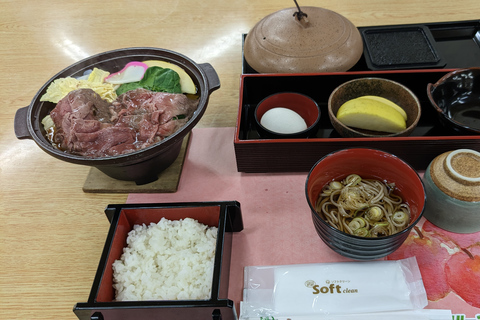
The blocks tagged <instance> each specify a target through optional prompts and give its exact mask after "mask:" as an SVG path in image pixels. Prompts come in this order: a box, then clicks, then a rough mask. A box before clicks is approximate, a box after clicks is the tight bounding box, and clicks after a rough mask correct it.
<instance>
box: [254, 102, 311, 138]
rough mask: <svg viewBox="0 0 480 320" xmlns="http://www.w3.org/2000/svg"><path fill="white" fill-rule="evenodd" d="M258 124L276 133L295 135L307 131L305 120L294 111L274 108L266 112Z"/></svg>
mask: <svg viewBox="0 0 480 320" xmlns="http://www.w3.org/2000/svg"><path fill="white" fill-rule="evenodd" d="M260 124H261V125H262V126H263V127H265V128H266V129H268V130H270V131H273V132H276V133H283V134H289V133H297V132H301V131H303V130H305V129H307V124H306V122H305V120H304V119H303V118H302V117H301V116H300V115H299V114H298V113H296V112H295V111H293V110H290V109H288V108H283V107H276V108H272V109H270V110H268V111H267V112H265V114H264V115H263V116H262V118H261V119H260Z"/></svg>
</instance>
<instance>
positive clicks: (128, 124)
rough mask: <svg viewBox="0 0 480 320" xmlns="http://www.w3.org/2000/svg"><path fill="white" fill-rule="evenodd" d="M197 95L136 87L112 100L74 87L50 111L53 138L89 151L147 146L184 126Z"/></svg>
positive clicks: (107, 152)
mask: <svg viewBox="0 0 480 320" xmlns="http://www.w3.org/2000/svg"><path fill="white" fill-rule="evenodd" d="M197 106H198V100H192V99H189V98H187V96H185V95H183V94H172V93H163V92H152V91H149V90H145V89H136V90H132V91H128V92H126V93H124V94H122V95H120V96H119V97H118V98H117V100H116V101H114V102H113V103H112V104H110V103H108V102H107V101H104V100H102V99H101V97H100V96H99V95H98V94H97V93H95V92H94V91H93V90H91V89H79V90H75V91H72V92H70V93H69V94H68V95H67V96H65V97H64V98H63V99H62V100H60V101H59V102H58V104H57V106H56V107H55V109H53V110H52V112H51V113H50V116H51V118H52V120H53V122H54V123H55V127H56V134H55V136H54V142H55V143H57V144H59V145H60V148H61V149H62V150H65V151H67V152H70V153H73V154H78V155H83V156H87V157H105V156H116V155H119V154H125V153H129V152H133V151H136V150H140V149H143V148H146V147H148V146H150V145H152V144H155V143H157V142H159V141H161V140H163V139H164V138H165V137H167V136H169V135H171V134H173V133H174V132H176V131H177V130H178V129H180V128H181V127H182V126H183V125H185V123H186V122H187V121H188V120H189V119H190V118H191V116H192V115H193V113H194V111H195V110H196V108H197Z"/></svg>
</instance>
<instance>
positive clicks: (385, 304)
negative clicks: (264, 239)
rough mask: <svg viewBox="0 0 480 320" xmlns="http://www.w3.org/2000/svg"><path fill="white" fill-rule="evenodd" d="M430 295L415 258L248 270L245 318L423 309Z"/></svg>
mask: <svg viewBox="0 0 480 320" xmlns="http://www.w3.org/2000/svg"><path fill="white" fill-rule="evenodd" d="M427 303H428V301H427V294H426V291H425V287H424V285H423V281H422V277H421V274H420V270H419V268H418V264H417V260H416V258H415V257H411V258H407V259H402V260H397V261H369V262H339V263H316V264H298V265H281V266H248V267H245V269H244V290H243V301H242V303H241V308H240V315H241V318H255V317H256V318H259V317H275V318H277V317H293V316H314V315H329V314H358V313H372V312H388V311H399V310H416V309H423V308H424V307H425V306H426V305H427Z"/></svg>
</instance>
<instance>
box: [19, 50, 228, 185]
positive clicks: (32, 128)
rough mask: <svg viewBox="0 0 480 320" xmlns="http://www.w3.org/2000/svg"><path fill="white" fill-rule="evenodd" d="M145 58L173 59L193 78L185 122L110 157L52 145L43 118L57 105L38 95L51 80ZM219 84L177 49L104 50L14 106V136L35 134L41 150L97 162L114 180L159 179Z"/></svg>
mask: <svg viewBox="0 0 480 320" xmlns="http://www.w3.org/2000/svg"><path fill="white" fill-rule="evenodd" d="M145 60H163V61H166V62H170V63H173V64H176V65H178V66H180V67H182V68H183V69H184V70H185V71H186V72H187V74H188V75H189V76H190V77H191V78H192V80H193V82H194V83H195V86H196V87H197V90H198V94H199V96H200V98H199V99H200V101H199V104H198V107H197V110H196V111H195V113H194V114H193V116H192V118H191V119H190V120H189V121H188V122H187V124H186V125H185V126H183V127H182V128H181V129H180V130H178V131H177V132H175V133H174V134H172V135H171V136H169V137H167V138H165V139H164V140H162V141H161V142H159V143H157V144H154V145H152V146H150V147H147V148H145V149H142V150H139V151H136V152H132V153H128V154H123V155H119V156H114V157H104V158H86V157H83V156H79V155H74V154H70V153H66V152H63V151H61V150H58V149H56V148H54V147H53V146H52V145H51V144H50V142H49V141H48V140H47V138H46V137H45V130H44V128H43V125H42V124H41V121H42V119H43V118H44V117H45V116H46V115H48V114H49V112H50V111H51V110H52V109H53V108H54V107H55V104H54V103H51V102H42V101H40V97H41V96H42V95H43V94H44V93H45V92H46V90H47V87H48V86H49V85H50V83H51V82H53V81H54V80H56V79H58V78H64V77H68V76H71V77H78V76H81V75H82V74H83V73H84V72H85V71H86V70H88V69H93V67H97V68H100V69H103V70H108V71H110V72H112V73H113V72H117V71H120V70H121V69H122V68H123V67H124V66H125V65H126V64H127V63H128V62H130V61H145ZM219 88H220V79H219V78H218V75H217V73H216V71H215V70H214V68H213V67H212V66H211V65H210V64H208V63H202V64H196V63H195V62H193V61H192V60H190V59H189V58H187V57H185V56H183V55H181V54H179V53H176V52H173V51H169V50H165V49H158V48H126V49H118V50H113V51H108V52H104V53H100V54H97V55H95V56H91V57H89V58H86V59H84V60H81V61H79V62H77V63H75V64H73V65H71V66H69V67H67V68H65V69H64V70H62V71H60V72H59V73H58V74H56V75H55V76H54V77H52V78H51V79H50V80H49V81H48V82H47V83H45V84H44V85H43V87H42V88H41V89H40V90H39V91H38V92H37V94H36V95H35V97H34V98H33V100H32V102H31V103H30V105H29V106H27V107H24V108H20V109H18V110H17V112H16V114H15V135H16V136H17V138H18V139H33V140H34V141H35V142H36V143H37V145H38V146H39V147H40V148H41V149H42V150H44V151H45V152H47V153H48V154H50V155H52V156H54V157H55V158H57V159H60V160H64V161H67V162H71V163H76V164H81V165H87V166H93V167H96V168H98V169H99V170H101V171H102V172H103V173H105V174H107V175H108V176H110V177H112V178H115V179H119V180H129V181H135V182H136V183H137V184H145V183H148V182H152V181H155V180H157V179H158V174H159V173H160V172H162V171H163V170H165V169H166V168H167V167H169V166H170V165H171V164H172V163H173V162H174V161H175V159H176V158H177V157H178V155H179V153H180V150H181V146H182V141H183V138H184V137H185V136H186V135H187V134H188V133H189V132H190V131H191V130H192V128H193V127H194V126H195V125H196V124H197V123H198V121H199V120H200V118H201V117H202V116H203V114H204V113H205V109H206V107H207V104H208V99H209V96H210V94H211V93H212V92H213V91H215V90H217V89H219Z"/></svg>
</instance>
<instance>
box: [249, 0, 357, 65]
mask: <svg viewBox="0 0 480 320" xmlns="http://www.w3.org/2000/svg"><path fill="white" fill-rule="evenodd" d="M299 12H300V13H301V14H298V13H299ZM362 54H363V40H362V38H361V35H360V32H359V31H358V29H357V28H356V27H355V26H354V25H353V24H352V23H351V22H350V21H349V20H348V19H346V18H345V17H343V16H342V15H340V14H338V13H336V12H333V11H330V10H327V9H323V8H319V7H302V8H301V11H299V9H298V8H295V7H293V8H287V9H283V10H280V11H277V12H274V13H272V14H270V15H268V16H266V17H265V18H263V19H262V20H260V21H259V22H258V23H257V24H256V25H255V26H254V27H253V28H252V30H250V32H249V33H248V35H247V37H246V39H245V45H244V55H245V60H246V61H247V63H248V64H249V65H250V66H251V67H252V68H253V69H255V70H256V71H257V72H260V73H312V72H337V71H339V72H340V71H347V70H349V69H350V68H351V67H353V66H354V65H355V64H356V63H357V62H358V60H359V59H360V57H361V56H362Z"/></svg>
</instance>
